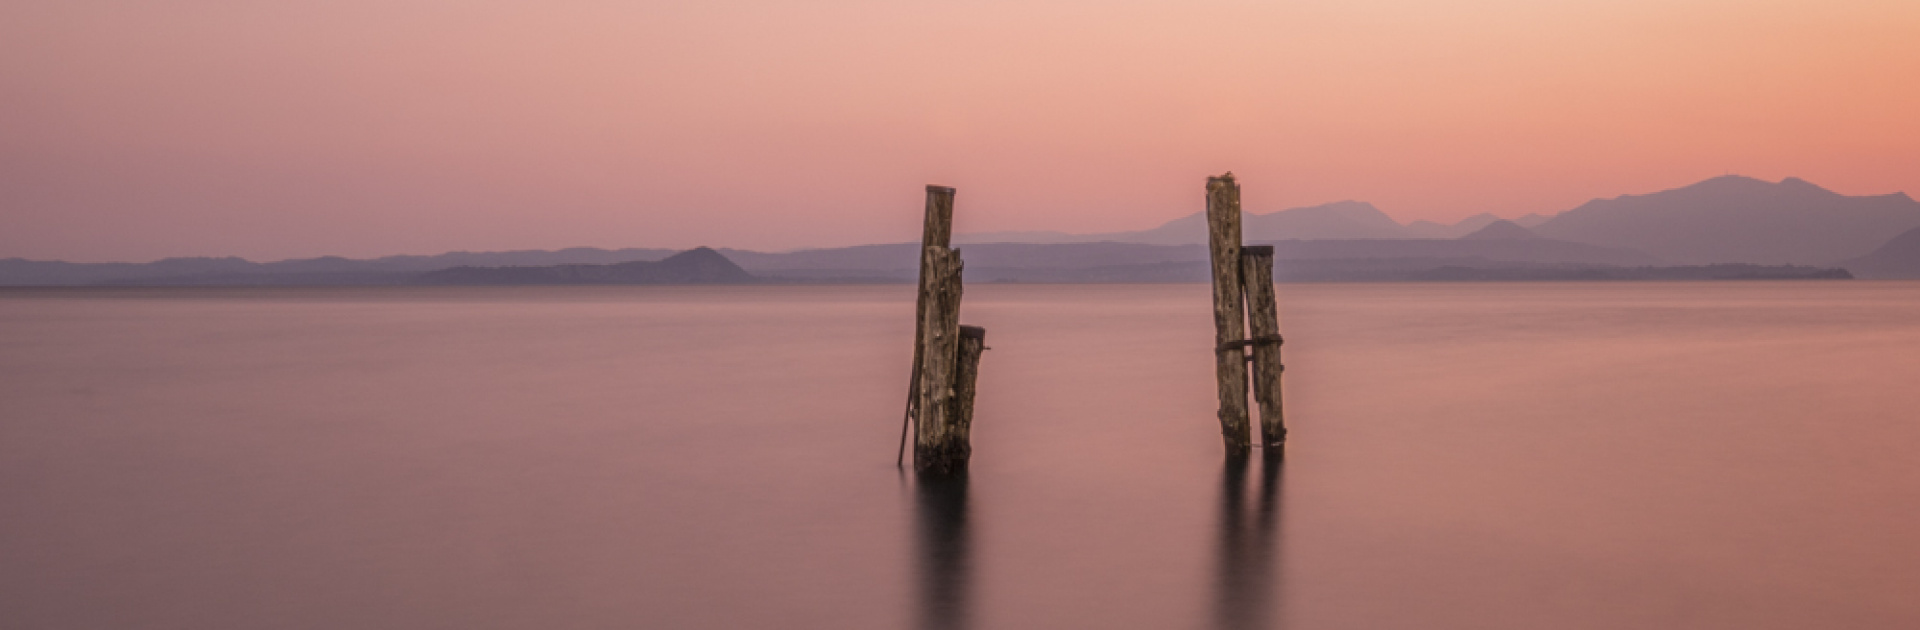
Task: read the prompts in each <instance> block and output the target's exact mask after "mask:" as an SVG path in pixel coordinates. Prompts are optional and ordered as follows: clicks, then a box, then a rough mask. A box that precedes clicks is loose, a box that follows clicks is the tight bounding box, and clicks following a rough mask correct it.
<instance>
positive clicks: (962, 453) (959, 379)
mask: <svg viewBox="0 0 1920 630" xmlns="http://www.w3.org/2000/svg"><path fill="white" fill-rule="evenodd" d="M986 349H987V329H985V328H981V327H979V326H961V327H960V344H959V348H957V349H956V351H955V352H954V355H953V403H952V405H953V406H952V410H951V412H950V413H948V414H947V417H948V419H949V421H948V426H949V428H948V430H947V442H948V446H947V447H946V453H947V460H948V462H949V463H948V468H950V469H952V472H965V471H966V470H967V459H968V458H969V457H972V455H973V443H972V440H971V438H972V432H973V392H974V382H975V381H977V380H979V378H980V354H981V353H982V352H985V351H986ZM916 457H918V455H916Z"/></svg>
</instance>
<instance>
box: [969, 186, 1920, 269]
mask: <svg viewBox="0 0 1920 630" xmlns="http://www.w3.org/2000/svg"><path fill="white" fill-rule="evenodd" d="M1497 221H1500V219H1499V218H1498V217H1494V216H1492V215H1489V214H1480V215H1476V216H1473V217H1468V218H1467V219H1464V220H1462V221H1460V222H1458V223H1455V224H1453V225H1441V224H1437V223H1431V222H1427V221H1415V222H1413V223H1409V224H1405V225H1402V224H1400V223H1399V222H1396V221H1394V220H1393V218H1392V217H1388V216H1387V215H1386V214H1385V213H1382V212H1380V210H1379V209H1377V208H1374V207H1373V206H1372V205H1371V204H1367V203H1362V202H1357V201H1342V202H1336V203H1330V204H1324V205H1318V206H1311V207H1306V208H1293V209H1289V210H1281V211H1278V212H1269V213H1265V214H1257V213H1247V214H1246V215H1245V216H1244V217H1243V219H1242V226H1241V232H1242V238H1243V240H1245V241H1247V242H1261V241H1283V240H1325V239H1335V240H1348V239H1392V240H1413V239H1450V238H1459V237H1461V236H1465V235H1467V234H1470V233H1473V232H1475V231H1477V230H1480V229H1482V228H1485V227H1487V226H1488V225H1492V224H1493V223H1495V222H1497ZM1511 223H1512V224H1513V225H1514V226H1515V227H1521V228H1525V229H1528V230H1530V231H1532V232H1533V233H1535V234H1538V235H1539V236H1544V237H1547V238H1550V239H1557V240H1560V241H1565V242H1571V243H1585V244H1589V245H1599V246H1605V247H1613V248H1619V249H1630V250H1636V251H1639V252H1641V253H1644V254H1647V255H1649V256H1652V257H1653V258H1655V259H1657V260H1659V261H1664V262H1666V263H1677V264H1688V265H1701V264H1712V263H1755V264H1770V265H1781V264H1798V265H1835V264H1840V263H1843V262H1845V261H1849V260H1852V259H1855V258H1857V257H1860V256H1863V255H1865V254H1867V253H1868V252H1871V251H1873V250H1874V248H1876V247H1879V246H1880V245H1882V244H1884V243H1886V242H1887V240H1888V239H1891V238H1893V236H1894V235H1897V234H1900V233H1902V232H1905V231H1907V230H1910V229H1913V228H1916V227H1920V202H1915V201H1914V200H1913V199H1912V198H1910V197H1908V196H1907V195H1906V194H1905V193H1894V194H1890V195H1877V196H1858V197H1855V196H1847V195H1841V194H1838V193H1834V192H1832V191H1829V190H1826V189H1824V188H1821V187H1819V186H1815V185H1813V184H1811V183H1808V182H1806V181H1805V180H1801V179H1798V178H1791V177H1790V178H1787V179H1785V180H1782V181H1780V182H1778V183H1771V182H1765V181H1761V180H1757V179H1753V178H1749V177H1740V176H1736V175H1729V176H1725V177H1715V178H1713V179H1709V180H1706V181H1702V182H1700V183H1697V184H1693V185H1691V186H1686V187H1683V188H1676V189H1673V190H1667V191H1661V192H1657V193H1652V194H1647V195H1624V196H1620V197H1615V198H1612V199H1596V200H1593V201H1590V202H1587V203H1585V204H1583V205H1581V206H1579V207H1577V208H1574V209H1572V210H1568V211H1566V212H1562V213H1559V214H1555V215H1551V216H1549V215H1542V214H1530V215H1527V216H1525V217H1521V218H1519V219H1516V220H1514V221H1512V222H1511ZM1205 225H1206V217H1205V214H1204V213H1198V212H1196V213H1194V214H1190V215H1187V216H1184V217H1181V218H1178V219H1174V220H1172V221H1169V222H1167V223H1166V224H1164V225H1161V226H1160V227H1157V228H1153V229H1151V230H1142V231H1137V232H1110V233H1101V234H1062V233H1057V232H995V233H984V234H962V235H959V236H957V237H955V240H957V241H959V242H962V243H992V242H1009V243H1087V242H1101V241H1111V242H1117V243H1145V244H1154V245H1180V244H1194V243H1201V242H1204V240H1205V238H1206V233H1207V232H1206V228H1205Z"/></svg>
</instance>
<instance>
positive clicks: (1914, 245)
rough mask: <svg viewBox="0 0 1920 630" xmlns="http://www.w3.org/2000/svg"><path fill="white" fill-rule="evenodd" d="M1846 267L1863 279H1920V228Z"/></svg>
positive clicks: (1849, 263) (1907, 232) (1850, 261)
mask: <svg viewBox="0 0 1920 630" xmlns="http://www.w3.org/2000/svg"><path fill="white" fill-rule="evenodd" d="M1845 266H1846V268H1847V269H1849V270H1852V271H1853V272H1855V273H1857V274H1859V275H1860V277H1863V278H1920V228H1914V229H1911V230H1907V231H1906V232H1905V233H1902V234H1901V235H1899V236H1895V237H1893V240H1890V241H1887V242H1886V244H1884V245H1881V246H1880V248H1879V249H1875V250H1873V253H1870V254H1867V255H1865V256H1861V257H1859V258H1855V259H1853V260H1849V261H1847V262H1846V263H1845Z"/></svg>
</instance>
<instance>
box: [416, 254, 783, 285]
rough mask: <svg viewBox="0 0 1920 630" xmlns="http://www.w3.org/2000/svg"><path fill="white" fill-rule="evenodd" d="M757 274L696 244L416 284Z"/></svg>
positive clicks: (460, 272) (686, 280)
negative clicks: (668, 251) (631, 257)
mask: <svg viewBox="0 0 1920 630" xmlns="http://www.w3.org/2000/svg"><path fill="white" fill-rule="evenodd" d="M758 281H759V279H758V278H755V277H753V274H749V273H747V271H746V270H745V269H741V268H740V266H739V265H736V264H733V261H731V260H727V257H726V256H722V255H720V252H716V251H713V250H712V249H710V248H706V247H696V248H693V249H689V250H687V251H684V252H680V253H678V254H674V255H672V256H668V257H666V258H665V259H663V260H659V261H644V260H636V261H632V262H623V263H615V264H610V265H546V266H539V267H467V266H463V267H453V268H451V269H442V270H439V271H431V272H427V273H424V274H421V275H420V276H419V278H418V279H416V280H415V284H459V285H539V284H569V285H571V284H750V283H753V282H758Z"/></svg>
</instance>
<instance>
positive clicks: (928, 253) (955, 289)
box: [913, 247, 969, 474]
mask: <svg viewBox="0 0 1920 630" xmlns="http://www.w3.org/2000/svg"><path fill="white" fill-rule="evenodd" d="M920 266H921V267H922V268H924V269H926V270H927V275H926V276H925V277H924V278H922V282H921V284H922V285H923V286H925V287H926V290H925V291H923V292H922V293H921V294H920V301H921V302H922V303H924V304H926V305H927V308H926V312H925V313H923V314H922V315H921V318H920V324H921V329H922V330H923V331H924V334H923V335H922V337H921V339H920V349H919V351H918V352H916V354H918V355H920V378H919V383H917V388H916V390H915V391H916V394H917V396H916V397H915V398H916V403H915V405H914V407H915V409H914V416H915V436H914V442H913V445H914V446H913V468H914V470H916V471H919V472H922V473H932V474H953V473H959V472H965V471H966V461H967V459H966V458H967V455H968V454H969V452H968V449H967V447H966V446H965V444H964V443H959V444H956V439H955V438H956V437H959V436H961V435H964V433H959V432H957V431H956V430H955V426H954V425H955V422H954V420H955V414H954V412H955V411H956V410H955V409H954V404H953V403H954V391H953V386H954V378H953V377H954V360H955V359H956V358H957V357H958V354H959V347H960V266H961V264H960V252H959V251H957V250H953V249H949V248H946V247H927V248H925V249H923V250H922V251H921V254H920Z"/></svg>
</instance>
